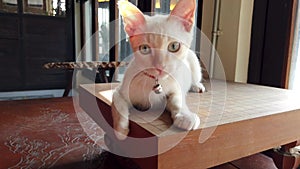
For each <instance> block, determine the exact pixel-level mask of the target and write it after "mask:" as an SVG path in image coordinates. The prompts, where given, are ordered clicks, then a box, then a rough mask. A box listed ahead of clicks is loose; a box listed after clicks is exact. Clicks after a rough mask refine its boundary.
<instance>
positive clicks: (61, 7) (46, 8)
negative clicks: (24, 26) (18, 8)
mask: <svg viewBox="0 0 300 169" xmlns="http://www.w3.org/2000/svg"><path fill="white" fill-rule="evenodd" d="M23 8H24V13H27V14H37V15H48V16H65V15H66V0H24V1H23Z"/></svg>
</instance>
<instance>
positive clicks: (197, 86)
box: [188, 53, 205, 93]
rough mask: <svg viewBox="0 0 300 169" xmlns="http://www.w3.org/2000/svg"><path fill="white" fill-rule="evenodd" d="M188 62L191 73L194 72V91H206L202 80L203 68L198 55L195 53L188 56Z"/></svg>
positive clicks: (192, 88)
mask: <svg viewBox="0 0 300 169" xmlns="http://www.w3.org/2000/svg"><path fill="white" fill-rule="evenodd" d="M188 62H189V64H190V68H191V73H192V86H191V89H190V90H191V91H192V92H197V93H199V92H205V87H204V85H203V84H202V83H201V81H202V70H201V66H200V62H199V60H198V58H197V56H196V55H195V54H194V53H193V54H190V55H189V56H188Z"/></svg>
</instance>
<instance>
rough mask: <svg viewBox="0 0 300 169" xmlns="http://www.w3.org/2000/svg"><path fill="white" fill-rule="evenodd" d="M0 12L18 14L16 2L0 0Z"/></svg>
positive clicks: (15, 0) (13, 0)
mask: <svg viewBox="0 0 300 169" xmlns="http://www.w3.org/2000/svg"><path fill="white" fill-rule="evenodd" d="M0 12H12V13H17V12H18V1H17V0H0Z"/></svg>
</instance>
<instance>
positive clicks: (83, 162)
mask: <svg viewBox="0 0 300 169" xmlns="http://www.w3.org/2000/svg"><path fill="white" fill-rule="evenodd" d="M74 105H75V106H74ZM78 110H80V109H79V108H78V107H77V106H76V104H73V99H72V98H71V97H69V98H53V99H38V100H22V101H0V116H1V118H0V131H1V135H0V149H1V152H0V156H1V158H0V169H1V168H22V167H23V168H55V169H57V168H64V169H67V168H72V169H76V168H78V169H79V168H80V169H83V168H84V169H85V168H87V169H122V168H124V169H127V168H128V169H138V166H136V165H135V164H134V163H133V162H132V161H130V160H128V159H126V158H123V157H119V156H116V155H113V154H111V153H109V152H107V151H105V150H104V149H105V145H104V140H103V134H104V133H103V131H102V130H101V129H100V128H99V127H97V125H96V124H95V123H94V122H93V121H91V119H90V118H89V117H88V116H87V115H86V114H85V113H83V112H81V111H78ZM88 135H89V136H88ZM116 159H117V160H116ZM121 166H122V167H121ZM212 169H276V167H275V165H274V163H273V161H272V159H271V158H269V157H267V156H265V155H263V154H255V155H252V156H249V157H246V158H242V159H239V160H236V161H233V162H230V163H226V164H223V165H220V166H217V167H214V168H212Z"/></svg>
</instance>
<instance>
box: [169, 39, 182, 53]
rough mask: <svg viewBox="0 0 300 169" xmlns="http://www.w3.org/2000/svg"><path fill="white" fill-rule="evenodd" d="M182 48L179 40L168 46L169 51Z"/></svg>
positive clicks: (176, 50)
mask: <svg viewBox="0 0 300 169" xmlns="http://www.w3.org/2000/svg"><path fill="white" fill-rule="evenodd" d="M179 49H180V43H179V42H171V43H170V44H169V46H168V51H169V52H173V53H174V52H178V51H179Z"/></svg>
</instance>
